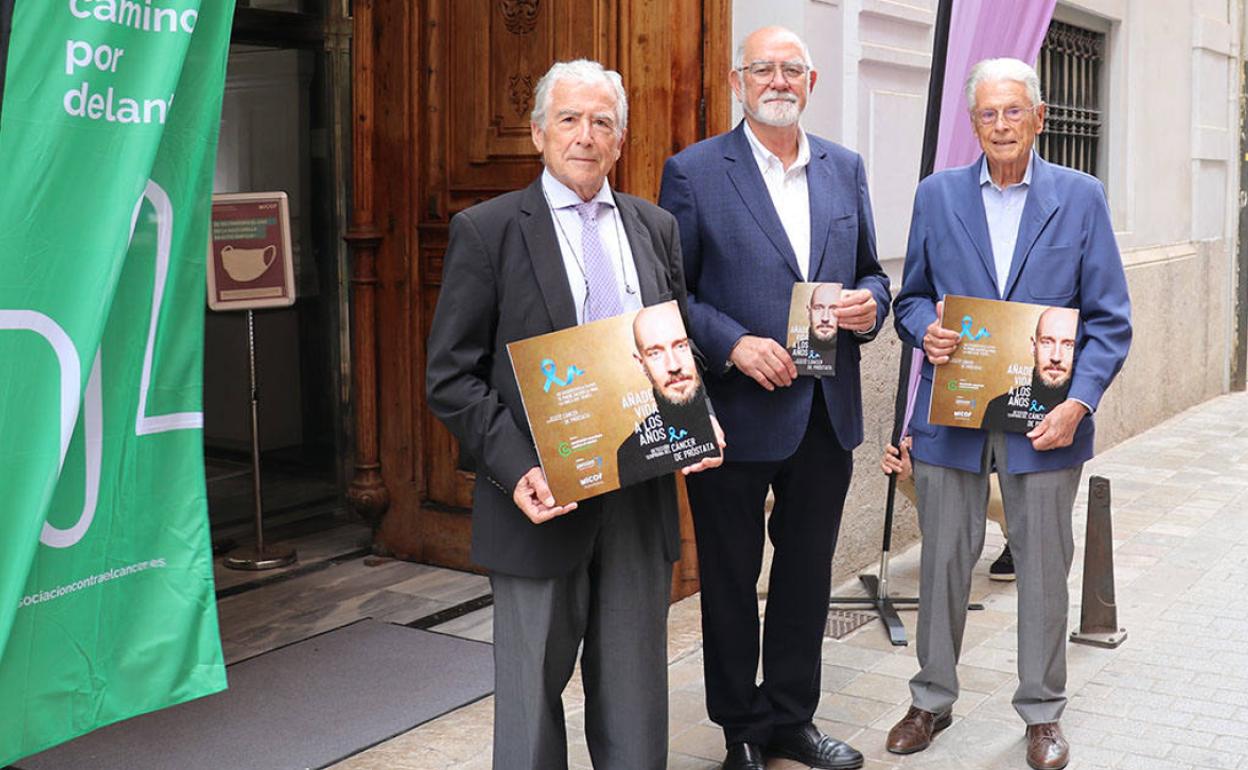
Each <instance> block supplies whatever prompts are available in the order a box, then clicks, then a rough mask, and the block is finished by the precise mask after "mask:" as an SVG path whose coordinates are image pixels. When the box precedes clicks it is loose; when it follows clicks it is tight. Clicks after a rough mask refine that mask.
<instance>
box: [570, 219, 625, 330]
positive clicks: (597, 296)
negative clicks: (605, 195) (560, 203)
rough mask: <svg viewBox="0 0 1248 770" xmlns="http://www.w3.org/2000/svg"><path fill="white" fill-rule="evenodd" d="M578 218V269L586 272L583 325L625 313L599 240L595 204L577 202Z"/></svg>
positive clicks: (609, 259) (617, 286) (613, 276)
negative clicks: (579, 220) (579, 231)
mask: <svg viewBox="0 0 1248 770" xmlns="http://www.w3.org/2000/svg"><path fill="white" fill-rule="evenodd" d="M576 213H578V214H580V215H581V262H582V265H581V267H582V268H583V269H584V270H585V322H586V323H588V322H590V321H597V320H598V319H600V318H610V317H611V316H613V315H619V314H620V313H623V312H624V304H623V302H621V301H620V288H619V284H617V283H616V281H615V271H614V270H612V269H611V258H610V257H609V256H607V250H606V249H604V248H603V246H602V239H601V238H599V237H598V201H590V202H588V203H578V204H577V206H576Z"/></svg>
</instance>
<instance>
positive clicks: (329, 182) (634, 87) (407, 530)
mask: <svg viewBox="0 0 1248 770" xmlns="http://www.w3.org/2000/svg"><path fill="white" fill-rule="evenodd" d="M936 5H937V2H936V0H906V2H900V1H899V0H770V1H769V2H767V3H759V2H755V1H754V0H591V1H589V2H584V1H582V0H354V2H346V1H345V0H250V2H245V1H243V0H240V3H239V12H238V17H237V18H236V23H235V36H234V46H233V48H232V50H231V64H230V77H229V83H228V85H227V93H226V108H225V114H224V115H223V134H222V145H221V161H220V163H219V167H218V180H217V181H218V189H219V191H222V192H225V191H234V190H246V189H287V190H288V191H290V192H291V199H292V209H293V212H294V216H295V219H296V222H295V229H296V231H297V233H299V235H298V236H297V241H298V242H299V243H298V244H297V245H296V251H297V255H298V257H297V258H298V260H299V264H300V271H299V272H300V290H301V292H302V296H303V299H301V300H300V303H299V304H297V305H296V308H293V309H291V310H290V311H284V312H282V313H277V312H274V313H269V314H266V315H264V316H262V317H261V318H260V319H259V324H260V325H259V326H258V331H257V333H258V335H259V337H260V339H259V340H258V344H259V345H261V346H262V347H263V346H265V345H268V346H269V351H270V352H269V353H267V354H266V355H264V356H262V358H261V363H262V367H267V368H264V369H262V380H264V381H266V382H267V383H268V388H269V390H268V392H269V393H270V398H269V399H268V400H267V401H266V407H265V410H264V414H265V415H266V416H265V419H267V420H268V423H267V425H266V427H265V433H266V435H267V437H268V438H267V439H266V440H267V441H268V444H267V445H266V450H268V451H271V452H272V453H274V455H275V457H276V458H277V460H278V461H279V462H280V460H281V459H282V458H283V457H287V458H289V457H294V458H296V459H297V460H298V463H302V466H301V467H304V468H308V467H310V468H313V469H314V471H313V472H312V473H311V476H312V477H313V478H312V482H314V483H312V484H311V485H310V486H309V485H304V486H303V487H301V488H303V489H305V490H306V489H311V490H313V491H314V494H313V496H314V497H316V499H318V500H322V499H323V500H330V499H333V500H339V501H341V500H342V499H344V498H345V499H347V500H349V501H351V503H352V505H353V506H354V507H355V509H356V510H357V511H358V512H359V513H360V514H361V515H362V516H364V517H365V518H366V519H367V520H369V521H370V522H372V523H374V524H375V525H376V544H377V547H378V548H379V549H381V550H383V551H387V552H390V553H394V554H396V555H399V556H402V557H405V558H412V559H417V560H423V561H430V562H434V563H439V564H445V565H448V566H456V567H468V566H469V564H468V560H467V544H468V532H469V527H470V519H469V516H468V514H467V511H468V509H469V507H470V505H471V496H470V490H471V479H472V466H471V462H470V461H469V460H468V459H467V458H462V457H460V456H459V454H458V450H457V448H456V447H455V445H454V442H453V441H452V440H451V438H450V436H449V435H448V434H447V433H446V432H445V431H444V430H443V429H442V428H441V426H440V425H439V424H438V423H437V421H436V420H434V419H433V418H432V417H431V416H430V415H429V413H428V411H427V409H426V408H425V406H424V402H423V392H424V382H423V370H424V340H425V336H426V333H427V329H428V323H429V320H430V318H431V315H432V311H433V307H434V304H435V302H436V299H437V295H438V290H439V287H440V281H441V260H442V252H443V250H444V248H445V245H446V235H447V225H448V223H449V220H450V217H451V216H453V215H454V214H455V213H456V212H457V211H460V210H462V209H463V208H466V207H467V206H470V205H472V204H473V203H476V202H478V201H480V200H484V199H485V198H488V197H490V196H493V195H496V194H499V193H502V192H505V191H507V190H511V189H516V188H518V187H521V186H524V185H525V184H527V183H528V182H529V181H531V180H532V179H533V178H534V177H535V176H536V175H537V173H538V170H539V168H540V166H539V164H538V160H537V156H536V153H535V152H534V150H533V148H532V146H531V143H530V141H529V130H528V112H529V109H530V108H531V98H532V89H533V87H534V85H535V84H536V81H537V79H538V78H539V77H540V76H541V74H542V73H543V72H544V71H545V70H546V69H547V67H548V66H549V65H550V63H551V62H552V61H554V60H556V59H566V58H572V57H576V56H587V57H590V58H596V59H599V60H601V61H603V62H604V63H605V64H607V65H608V66H610V67H613V68H616V69H618V70H620V71H621V73H622V74H623V77H624V81H625V85H626V87H627V88H628V90H629V96H630V101H631V107H632V114H631V120H630V132H629V138H628V141H627V143H626V145H625V149H624V155H623V158H622V159H621V162H620V165H619V167H618V168H617V171H616V173H615V175H614V178H613V184H615V185H616V186H617V187H618V188H619V189H622V190H624V191H627V192H632V193H635V194H638V195H641V196H643V197H648V198H650V199H652V200H653V199H654V198H655V197H656V196H657V193H658V182H659V176H660V173H661V169H662V163H663V160H664V159H665V158H666V157H667V156H668V155H670V154H671V153H672V152H675V151H677V150H679V149H680V148H682V147H684V146H687V145H688V144H690V143H692V142H694V141H697V140H698V139H701V138H704V137H706V136H710V135H713V134H715V133H719V132H721V131H724V130H727V129H728V128H730V127H731V126H732V125H733V124H734V123H735V121H736V120H738V119H739V118H740V110H739V106H737V105H735V104H733V100H732V98H731V93H730V91H729V88H728V84H727V76H726V74H727V71H728V68H729V66H730V62H731V56H732V51H733V48H734V46H735V44H736V42H737V41H738V40H739V39H740V38H741V37H742V36H744V34H745V33H746V32H748V31H749V30H751V29H754V28H756V27H758V26H762V25H764V24H783V25H785V26H788V27H791V28H792V29H794V30H796V31H797V32H799V33H800V34H802V35H803V37H804V38H805V39H806V40H807V41H808V43H809V45H810V48H811V51H812V55H813V57H814V60H815V65H816V68H817V69H818V70H819V73H820V77H819V81H818V85H817V87H816V90H815V93H814V95H813V97H812V99H811V102H810V107H809V109H808V110H807V113H806V116H805V119H804V121H803V122H804V125H805V127H806V128H807V130H809V131H812V132H814V133H817V134H819V135H822V136H824V137H827V138H830V139H832V140H834V141H837V142H840V143H842V144H844V145H846V146H848V147H850V148H851V149H854V150H856V151H858V152H860V153H861V154H862V155H863V157H864V159H865V162H866V167H867V171H868V175H869V182H870V187H871V192H872V198H873V203H874V209H875V218H876V229H877V233H878V239H879V251H880V257H881V259H882V260H883V262H884V264H885V266H886V268H887V269H888V270H889V272H890V274H891V275H892V276H893V278H894V284H895V285H896V284H898V283H900V277H901V272H902V268H903V263H904V253H905V245H906V244H905V239H906V234H907V231H908V226H909V217H910V208H911V204H912V199H913V194H914V190H915V186H916V185H917V182H918V169H919V163H920V154H921V147H922V139H923V136H922V132H923V123H924V115H925V111H926V97H927V87H928V78H929V74H930V68H931V62H932V35H933V28H934V24H935V16H936ZM1055 20H1056V22H1058V23H1057V24H1055V25H1054V26H1053V28H1052V29H1051V30H1050V39H1049V41H1047V42H1046V48H1045V52H1044V53H1042V56H1041V67H1040V69H1041V70H1042V72H1041V74H1042V79H1044V80H1046V81H1047V82H1044V83H1043V86H1044V88H1045V91H1046V95H1048V94H1052V95H1053V96H1052V99H1053V105H1052V107H1051V108H1050V111H1049V125H1048V129H1049V132H1050V136H1049V138H1048V139H1047V140H1046V144H1045V145H1043V147H1042V149H1043V151H1044V152H1045V154H1046V156H1048V157H1049V158H1050V159H1051V160H1059V161H1061V162H1067V163H1070V164H1074V165H1078V166H1080V167H1082V168H1085V169H1086V170H1088V171H1089V172H1090V173H1094V174H1095V175H1096V176H1098V177H1099V178H1100V179H1101V180H1102V181H1103V182H1104V183H1105V187H1106V191H1107V195H1108V198H1109V204H1110V208H1111V213H1112V217H1113V222H1114V226H1115V229H1116V231H1117V235H1118V240H1119V245H1120V247H1121V249H1122V252H1123V258H1124V261H1125V263H1126V266H1127V275H1128V279H1129V282H1130V286H1131V291H1132V298H1133V300H1134V303H1133V304H1134V321H1135V328H1136V336H1135V342H1134V346H1133V349H1132V353H1131V356H1130V358H1129V359H1128V362H1127V364H1126V367H1125V368H1124V371H1123V373H1122V375H1121V376H1120V377H1119V380H1118V381H1117V382H1116V383H1115V385H1114V386H1113V387H1112V388H1111V390H1110V391H1109V393H1108V394H1107V396H1106V398H1105V401H1104V402H1103V404H1102V406H1101V409H1100V411H1099V414H1098V416H1097V420H1098V426H1099V431H1098V433H1099V441H1100V442H1101V444H1102V445H1109V444H1112V443H1116V442H1117V441H1120V440H1122V439H1123V438H1126V437H1127V436H1130V435H1133V434H1135V433H1137V432H1139V431H1141V430H1143V429H1145V428H1148V427H1150V426H1152V425H1155V424H1156V423H1158V422H1160V421H1162V420H1164V419H1166V418H1167V417H1169V416H1170V415H1173V414H1175V413H1177V412H1179V411H1181V410H1182V409H1184V408H1186V407H1188V406H1191V405H1193V404H1196V403H1199V402H1200V401H1203V400H1205V399H1208V398H1211V397H1213V396H1216V395H1218V394H1220V393H1224V392H1226V391H1227V390H1228V389H1230V388H1231V387H1233V386H1235V385H1237V384H1238V385H1239V386H1240V387H1242V378H1243V373H1244V368H1245V367H1244V349H1245V345H1244V334H1245V333H1244V330H1243V328H1242V322H1239V321H1237V319H1240V318H1242V317H1243V313H1244V296H1243V293H1244V292H1243V289H1242V288H1241V287H1242V286H1243V283H1242V280H1243V279H1242V277H1241V274H1242V272H1243V271H1242V270H1241V269H1240V266H1241V265H1242V260H1241V259H1240V257H1239V256H1238V238H1237V233H1238V228H1239V218H1240V208H1241V203H1240V200H1241V185H1240V165H1241V164H1240V163H1239V161H1238V159H1239V158H1240V157H1241V152H1242V151H1243V149H1242V146H1241V140H1240V108H1239V105H1240V93H1241V80H1242V78H1241V74H1240V73H1241V70H1242V63H1243V62H1242V50H1243V49H1242V30H1243V3H1242V0H1185V2H1179V3H1142V2H1129V0H1063V1H1062V2H1059V3H1058V6H1057V11H1056V14H1055ZM292 137H297V139H292ZM238 323H239V322H238V319H236V318H227V317H223V318H219V319H215V320H210V323H209V325H208V332H207V334H208V346H207V347H208V352H207V355H208V358H209V361H208V364H209V365H208V366H207V367H206V371H207V372H208V375H207V378H208V382H207V383H206V385H207V387H206V389H205V393H206V395H205V399H206V409H205V411H206V420H207V424H206V427H205V433H206V436H207V439H208V441H209V443H210V444H215V445H216V446H218V447H220V448H221V450H222V451H223V452H225V453H226V454H227V455H228V452H229V451H230V448H231V447H234V446H235V445H237V444H238V443H239V442H240V441H241V439H242V437H243V434H244V432H245V425H244V424H243V423H242V422H240V419H241V415H242V414H243V412H242V411H241V408H240V406H239V404H240V403H241V399H243V398H244V389H243V387H242V386H241V385H240V384H239V383H242V382H243V380H244V378H245V375H240V374H239V372H245V370H244V369H243V368H242V367H245V364H246V362H245V359H244V358H242V356H241V355H239V352H238V350H236V349H235V347H236V346H237V343H236V340H238V339H239V328H238ZM232 346H235V347H232ZM899 354H900V344H899V343H898V341H897V339H896V336H895V335H894V334H893V333H892V331H891V326H890V328H889V329H886V330H885V332H884V333H883V334H881V336H880V338H879V339H878V340H877V341H875V342H874V343H872V344H871V345H869V346H867V347H866V348H865V349H864V356H863V367H864V377H865V378H866V380H867V381H866V382H864V388H863V392H864V395H865V397H866V399H867V402H866V404H865V409H866V414H867V420H868V423H867V426H866V441H865V443H864V445H863V446H862V447H861V448H860V449H859V451H858V452H857V455H856V458H855V459H856V462H857V466H858V471H859V472H858V474H857V477H856V480H855V482H854V485H853V487H852V489H851V492H850V499H849V502H848V504H847V508H846V517H845V520H844V525H843V531H842V539H841V545H840V546H839V548H838V554H837V559H836V565H835V567H836V573H837V576H838V577H847V576H849V575H851V574H853V572H855V571H856V570H858V569H860V568H862V567H864V566H867V565H869V564H871V563H873V562H874V560H875V559H876V558H877V556H878V548H879V541H880V525H881V522H882V510H883V505H884V499H885V484H884V479H883V477H882V475H881V474H880V473H878V471H877V470H876V468H877V463H878V459H879V456H880V453H881V452H882V449H883V446H884V444H885V443H886V441H887V439H888V436H889V434H890V432H891V428H892V414H893V394H894V392H895V388H896V371H897V362H898V357H899ZM265 372H267V377H266V375H265ZM214 415H216V417H214ZM729 440H731V437H730V438H729ZM283 453H284V454H283ZM210 454H211V453H210ZM298 463H296V465H298ZM317 496H319V497H317ZM296 502H297V501H296ZM305 502H306V501H305ZM900 514H901V515H900V516H899V518H898V522H897V538H898V545H897V546H896V547H898V548H899V547H901V546H903V545H904V544H905V543H906V542H909V541H912V540H913V539H914V538H916V537H917V527H916V526H915V521H914V514H913V511H912V510H911V509H909V508H907V507H904V506H903V507H902V508H901V509H900ZM688 526H689V523H688V521H687V520H686V522H685V527H686V531H685V534H686V539H687V541H688V542H687V543H686V551H685V558H684V559H682V562H681V565H679V567H678V569H677V585H678V587H679V591H678V593H682V594H683V593H687V592H689V591H691V590H694V589H695V588H696V556H695V555H694V554H693V550H692V538H691V532H690V531H689V529H688Z"/></svg>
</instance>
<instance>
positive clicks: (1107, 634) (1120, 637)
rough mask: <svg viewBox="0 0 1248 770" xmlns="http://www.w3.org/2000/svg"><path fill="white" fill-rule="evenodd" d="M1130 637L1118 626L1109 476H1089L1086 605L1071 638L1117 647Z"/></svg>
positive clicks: (1084, 575)
mask: <svg viewBox="0 0 1248 770" xmlns="http://www.w3.org/2000/svg"><path fill="white" fill-rule="evenodd" d="M1126 638H1127V629H1125V628H1120V627H1119V626H1118V605H1117V604H1115V603H1114V535H1113V523H1112V522H1111V520H1110V508H1109V479H1107V478H1104V477H1101V476H1093V477H1092V478H1090V479H1088V529H1087V537H1086V538H1085V541H1084V549H1083V606H1082V608H1081V609H1080V613H1079V630H1078V631H1073V632H1071V634H1070V641H1072V642H1076V643H1078V644H1090V645H1094V646H1096V647H1107V648H1110V649H1112V648H1114V647H1117V646H1118V645H1120V644H1122V643H1123V642H1124V641H1125V640H1126Z"/></svg>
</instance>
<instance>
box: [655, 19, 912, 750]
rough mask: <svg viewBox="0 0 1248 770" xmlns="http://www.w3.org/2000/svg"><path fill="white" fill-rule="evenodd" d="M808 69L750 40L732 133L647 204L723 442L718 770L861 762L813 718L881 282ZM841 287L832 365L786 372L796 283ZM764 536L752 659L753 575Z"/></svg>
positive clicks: (708, 588)
mask: <svg viewBox="0 0 1248 770" xmlns="http://www.w3.org/2000/svg"><path fill="white" fill-rule="evenodd" d="M816 77H817V73H816V72H815V70H814V69H813V68H812V67H811V61H810V54H809V51H808V50H807V48H806V46H805V44H804V43H803V42H802V41H801V39H800V38H798V37H797V35H795V34H794V33H792V32H791V31H789V30H787V29H783V28H779V27H768V28H764V29H760V30H757V31H755V32H753V33H752V34H750V35H749V36H748V37H747V38H746V39H745V41H744V43H743V44H742V46H741V48H739V49H738V51H737V59H736V62H735V66H734V69H733V70H732V72H731V73H729V78H730V81H731V83H732V88H733V91H734V93H735V94H736V96H737V98H738V99H739V100H740V101H741V103H742V106H743V107H744V110H745V120H744V121H742V123H741V124H740V125H738V126H737V127H736V129H734V130H733V131H731V132H729V133H727V134H723V135H721V136H716V137H713V138H711V139H707V140H705V141H703V142H700V143H698V144H695V145H693V146H692V147H689V148H687V149H686V150H684V151H683V152H681V153H679V154H678V155H676V156H674V157H672V158H670V159H669V160H668V161H667V165H666V166H665V168H664V170H663V184H662V190H661V192H660V194H659V205H660V206H662V207H663V208H666V209H667V210H668V211H670V212H672V214H674V215H675V217H676V221H677V223H678V224H679V227H680V241H681V248H682V251H683V254H684V265H685V276H686V285H687V287H688V302H689V319H690V325H691V328H692V333H693V338H694V341H695V342H696V343H697V345H698V346H699V348H700V349H701V350H702V352H703V353H704V354H705V357H706V361H707V375H706V386H707V391H708V393H709V395H710V397H711V400H712V401H713V402H714V404H715V412H716V414H717V415H718V417H719V419H720V421H721V423H722V424H723V427H724V431H725V433H726V434H727V435H728V437H729V439H728V447H727V449H726V450H725V461H724V464H723V467H722V468H720V469H718V470H712V471H708V472H706V473H703V474H700V476H701V478H696V479H695V478H694V477H690V478H689V479H688V486H689V500H690V503H691V506H692V509H693V519H694V529H695V534H696V539H697V546H698V566H699V570H700V573H701V583H702V629H703V639H704V643H705V650H704V654H705V673H706V698H707V711H708V713H709V714H710V717H711V719H713V720H715V721H716V722H717V723H718V724H719V725H721V726H722V727H723V730H724V737H725V743H726V744H727V758H726V760H725V762H724V767H725V768H728V769H729V770H740V769H747V770H762V768H763V766H764V762H765V761H766V757H768V756H771V757H785V758H790V759H794V760H797V761H800V762H803V763H805V764H807V765H810V766H812V767H819V768H856V767H861V766H862V755H861V754H859V753H858V752H857V751H855V750H854V749H853V748H851V747H849V746H847V745H846V744H844V743H841V742H839V741H834V740H833V739H831V738H828V737H826V736H823V735H821V734H820V733H819V731H818V730H817V729H815V727H814V725H813V724H812V721H811V720H812V717H813V715H814V712H815V707H816V706H817V705H818V703H819V693H820V688H819V677H820V671H821V652H822V642H823V632H824V626H825V624H826V621H827V611H828V606H827V602H828V593H829V587H830V586H829V584H830V581H831V563H832V554H833V551H834V549H835V546H836V537H837V531H838V529H839V527H840V521H841V508H842V505H843V503H844V500H845V493H846V490H847V489H848V487H849V478H850V472H851V470H852V453H851V451H852V450H853V448H854V447H855V446H857V445H858V444H859V443H861V441H862V399H861V395H860V386H859V378H858V359H859V355H860V354H859V346H860V345H861V344H862V343H864V342H866V341H868V340H870V339H872V338H873V337H874V336H875V333H876V331H877V330H878V329H879V327H880V325H881V324H882V323H883V322H884V319H885V317H886V316H887V314H888V307H889V299H890V296H889V290H888V278H887V277H886V276H885V275H884V272H883V271H882V270H881V269H880V265H879V262H878V261H877V259H876V253H875V232H874V225H873V223H872V218H871V204H870V200H869V198H868V195H867V179H866V173H865V171H864V170H863V164H862V159H861V158H860V157H859V156H858V155H857V154H856V153H853V152H851V151H849V150H847V149H845V148H843V147H840V146H838V145H835V144H833V143H831V142H828V141H825V140H823V139H820V138H818V137H816V136H812V135H810V134H807V133H806V132H805V131H803V130H802V128H801V126H800V125H799V123H798V119H799V117H800V115H801V113H802V110H803V109H804V108H805V106H806V101H807V98H808V96H809V94H810V89H811V88H812V87H813V86H814V84H815V80H816ZM803 281H804V282H838V283H841V284H842V285H843V287H844V291H843V292H842V294H841V299H840V301H839V302H838V303H837V306H836V309H835V313H836V316H837V323H838V327H839V331H838V339H837V347H836V373H835V376H827V377H823V378H815V377H809V376H803V377H798V376H797V370H796V368H795V366H794V364H793V361H792V359H791V358H790V356H789V354H788V352H787V351H786V350H785V345H784V343H785V340H786V329H787V326H788V317H789V304H790V297H791V295H792V291H793V285H794V284H795V283H797V282H803ZM769 487H770V488H771V489H772V490H773V491H774V494H775V505H774V507H773V510H772V514H771V519H770V523H769V525H768V527H767V529H768V533H769V534H770V536H771V541H772V543H773V545H774V546H775V558H774V559H773V561H772V567H771V577H770V584H769V592H768V600H767V616H766V623H765V628H766V630H765V632H764V638H763V644H762V667H763V682H762V684H756V672H757V671H758V663H759V622H758V599H757V582H758V577H759V573H760V570H761V567H762V557H763V537H764V534H763V531H764V521H763V509H764V504H765V501H766V497H767V490H768V488H769Z"/></svg>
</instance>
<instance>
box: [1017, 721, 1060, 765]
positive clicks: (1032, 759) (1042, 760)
mask: <svg viewBox="0 0 1248 770" xmlns="http://www.w3.org/2000/svg"><path fill="white" fill-rule="evenodd" d="M1069 761H1070V744H1069V743H1067V742H1066V739H1065V738H1064V737H1063V736H1062V728H1061V726H1059V725H1058V724H1057V722H1044V723H1042V724H1038V725H1027V764H1029V765H1031V766H1032V767H1034V768H1035V769H1036V770H1062V768H1063V767H1065V766H1066V763H1067V762H1069Z"/></svg>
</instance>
